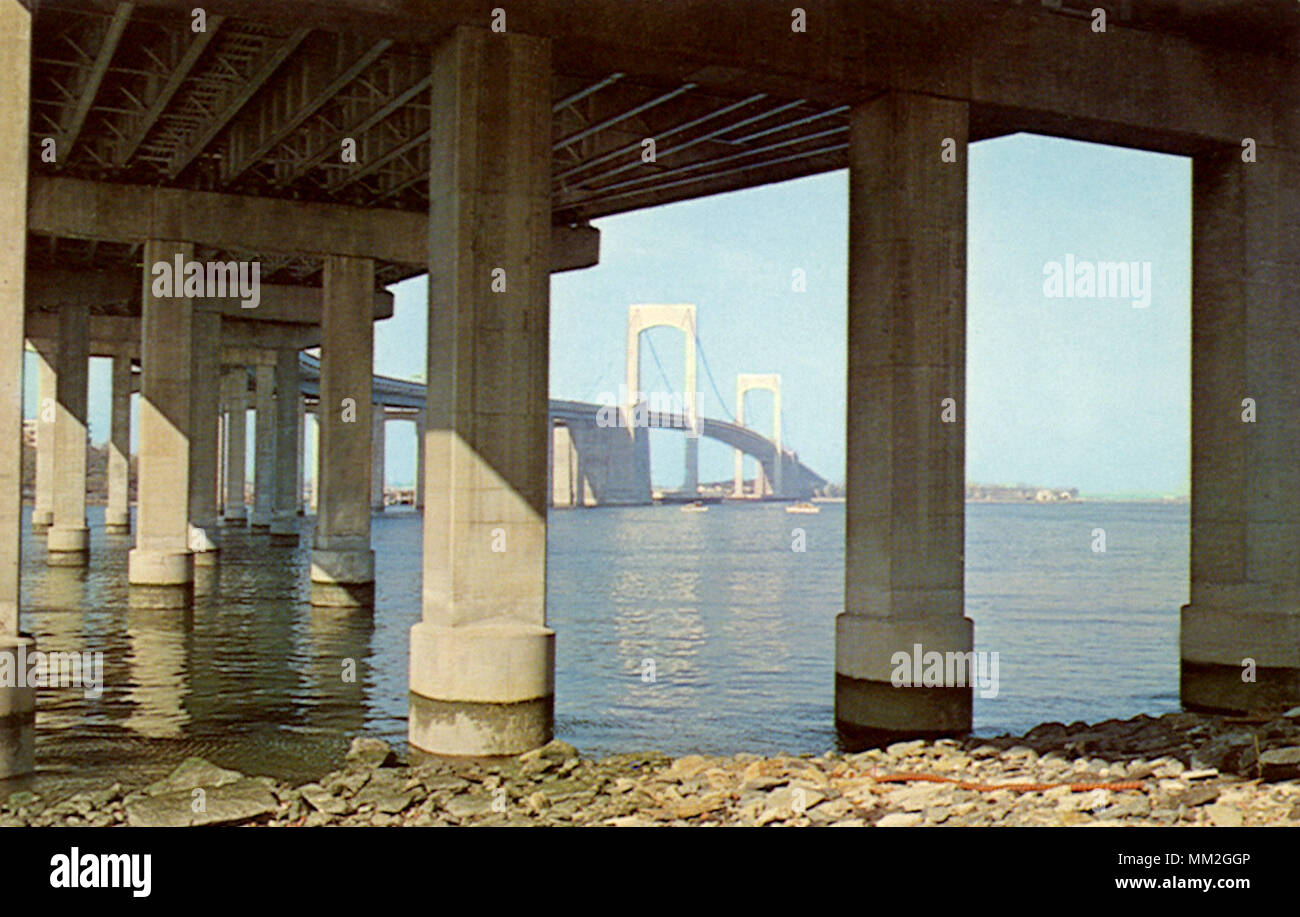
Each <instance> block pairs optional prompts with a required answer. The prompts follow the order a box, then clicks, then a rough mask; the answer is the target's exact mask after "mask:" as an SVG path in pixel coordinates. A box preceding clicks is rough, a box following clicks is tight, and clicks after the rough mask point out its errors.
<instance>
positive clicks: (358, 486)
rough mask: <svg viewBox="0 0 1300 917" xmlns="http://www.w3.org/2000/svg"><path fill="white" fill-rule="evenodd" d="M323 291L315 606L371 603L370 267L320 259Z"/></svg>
mask: <svg viewBox="0 0 1300 917" xmlns="http://www.w3.org/2000/svg"><path fill="white" fill-rule="evenodd" d="M324 278H325V284H324V290H323V294H322V297H321V361H320V406H319V407H318V408H317V411H316V420H317V435H318V437H319V443H318V446H317V462H318V474H319V477H320V497H319V500H320V502H319V507H318V511H317V515H316V534H315V537H314V538H313V540H312V552H311V582H312V586H311V601H312V604H313V605H325V606H345V607H362V608H371V607H373V606H374V601H375V552H374V551H372V550H370V423H371V419H370V411H371V405H370V396H371V392H370V389H371V378H372V373H373V370H372V368H371V367H372V366H373V365H374V325H373V323H372V319H371V316H370V312H369V303H370V302H371V299H372V297H373V295H374V288H375V265H374V262H373V261H371V260H370V259H368V258H348V257H341V256H335V255H330V256H327V257H326V258H325V270H324Z"/></svg>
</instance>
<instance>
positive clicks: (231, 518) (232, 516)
mask: <svg viewBox="0 0 1300 917" xmlns="http://www.w3.org/2000/svg"><path fill="white" fill-rule="evenodd" d="M221 522H222V524H223V525H238V526H243V525H247V524H248V511H247V510H245V509H244V507H242V506H240V507H237V508H235V509H226V510H224V511H223V512H222V513H221Z"/></svg>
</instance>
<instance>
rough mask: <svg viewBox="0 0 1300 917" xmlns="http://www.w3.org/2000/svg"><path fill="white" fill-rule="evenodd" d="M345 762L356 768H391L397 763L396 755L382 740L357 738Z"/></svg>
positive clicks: (353, 741)
mask: <svg viewBox="0 0 1300 917" xmlns="http://www.w3.org/2000/svg"><path fill="white" fill-rule="evenodd" d="M345 760H346V761H347V762H348V764H351V765H353V766H356V767H391V766H392V765H394V764H396V763H397V753H396V752H394V751H393V749H392V748H390V747H389V745H388V743H387V742H385V741H384V740H383V739H371V738H367V737H365V736H357V737H356V738H355V739H353V740H352V746H351V747H350V748H349V749H348V753H347V757H346V758H345Z"/></svg>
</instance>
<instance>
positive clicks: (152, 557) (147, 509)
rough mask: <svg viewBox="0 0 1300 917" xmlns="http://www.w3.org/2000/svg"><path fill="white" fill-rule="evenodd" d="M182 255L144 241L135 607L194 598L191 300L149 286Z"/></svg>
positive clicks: (132, 569) (130, 564) (188, 254)
mask: <svg viewBox="0 0 1300 917" xmlns="http://www.w3.org/2000/svg"><path fill="white" fill-rule="evenodd" d="M177 256H180V257H182V258H184V260H185V261H187V262H188V261H190V260H192V259H193V257H194V246H193V245H192V244H191V243H188V242H174V241H161V240H156V239H151V240H149V241H148V242H146V243H145V246H144V292H143V296H144V303H143V317H142V320H141V323H140V326H141V333H140V357H141V360H140V365H141V371H142V372H141V381H140V438H139V450H140V451H139V457H138V467H139V482H138V484H137V487H136V494H137V504H136V542H135V548H134V549H133V550H132V551H131V553H130V554H129V555H128V558H127V580H128V582H129V583H130V584H131V586H132V587H133V588H132V589H131V595H130V600H131V604H132V605H135V606H137V607H161V608H177V607H183V606H184V605H186V604H188V603H189V602H190V600H191V599H192V598H193V588H194V557H193V555H192V554H191V553H190V548H189V500H188V495H189V492H190V484H189V476H190V385H191V383H192V382H193V380H192V379H191V370H192V366H191V358H190V348H191V347H192V345H193V338H192V337H191V326H192V318H193V311H192V308H193V302H192V301H191V300H190V299H189V298H188V297H186V296H184V295H180V296H175V297H168V298H164V297H161V296H157V295H155V294H154V292H153V284H152V282H151V281H152V279H153V275H152V266H153V265H154V264H156V263H158V262H160V261H166V262H172V261H174V260H175V259H176V257H177ZM176 292H181V293H183V292H184V291H183V290H179V289H178V290H177V291H176ZM180 495H184V496H180ZM137 587H138V588H137Z"/></svg>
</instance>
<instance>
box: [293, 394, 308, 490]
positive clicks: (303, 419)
mask: <svg viewBox="0 0 1300 917" xmlns="http://www.w3.org/2000/svg"><path fill="white" fill-rule="evenodd" d="M294 400H295V401H296V402H297V403H298V460H297V461H296V462H294V466H295V472H296V473H295V475H294V489H293V494H294V506H296V507H297V514H298V515H299V516H301V515H303V514H304V513H303V497H302V488H303V475H304V469H305V468H306V467H307V405H306V403H305V402H304V401H303V400H302V395H301V394H298V393H295V394H294Z"/></svg>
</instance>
